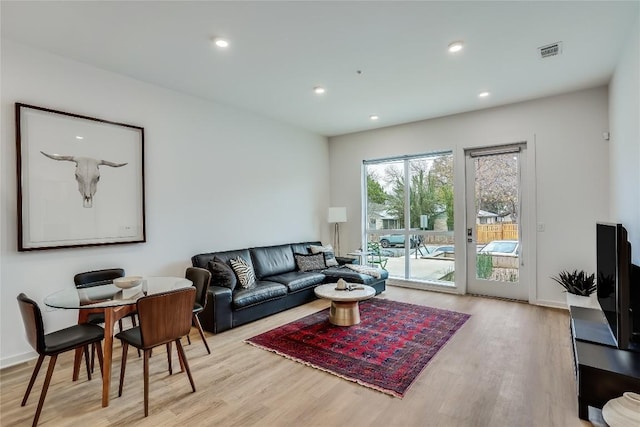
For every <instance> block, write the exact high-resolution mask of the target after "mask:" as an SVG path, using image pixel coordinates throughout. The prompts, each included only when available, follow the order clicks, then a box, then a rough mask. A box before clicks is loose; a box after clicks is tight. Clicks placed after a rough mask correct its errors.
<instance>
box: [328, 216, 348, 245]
mask: <svg viewBox="0 0 640 427" xmlns="http://www.w3.org/2000/svg"><path fill="white" fill-rule="evenodd" d="M327 221H328V222H329V224H333V247H334V248H335V253H336V256H340V223H341V222H347V208H329V215H328V218H327Z"/></svg>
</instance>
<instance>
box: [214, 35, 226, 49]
mask: <svg viewBox="0 0 640 427" xmlns="http://www.w3.org/2000/svg"><path fill="white" fill-rule="evenodd" d="M213 43H214V44H215V45H216V46H218V47H229V42H228V41H227V40H226V39H223V38H220V37H216V38H215V39H213Z"/></svg>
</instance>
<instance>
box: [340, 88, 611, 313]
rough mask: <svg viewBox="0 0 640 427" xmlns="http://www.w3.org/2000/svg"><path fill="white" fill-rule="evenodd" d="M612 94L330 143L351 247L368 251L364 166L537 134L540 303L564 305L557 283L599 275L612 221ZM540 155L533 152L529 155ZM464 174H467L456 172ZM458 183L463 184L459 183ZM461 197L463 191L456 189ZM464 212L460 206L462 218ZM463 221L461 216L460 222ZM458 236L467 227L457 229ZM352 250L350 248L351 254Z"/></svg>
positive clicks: (570, 97) (593, 92)
mask: <svg viewBox="0 0 640 427" xmlns="http://www.w3.org/2000/svg"><path fill="white" fill-rule="evenodd" d="M608 128H609V126H608V104H607V88H606V87H599V88H594V89H589V90H583V91H580V92H575V93H570V94H565V95H559V96H554V97H549V98H543V99H538V100H534V101H529V102H522V103H518V104H512V105H507V106H503V107H497V108H491V109H486V110H480V111H476V112H471V113H465V114H458V115H454V116H448V117H442V118H437V119H433V120H425V121H420V122H415V123H409V124H405V125H401V126H394V127H389V128H385V129H379V130H374V131H367V132H360V133H355V134H351V135H343V136H339V137H333V138H330V139H329V158H330V165H331V203H332V204H334V205H336V206H347V208H348V210H349V212H350V218H349V222H348V223H347V224H344V227H343V230H344V233H343V240H342V242H343V244H342V246H343V248H345V249H348V250H353V249H356V248H357V247H359V246H360V211H361V176H360V174H361V165H362V161H363V160H366V159H375V158H382V157H388V156H395V155H402V154H418V153H427V152H431V151H437V150H448V149H454V150H459V149H461V148H464V147H472V146H477V145H481V144H492V143H496V142H507V141H509V140H511V141H513V142H516V141H520V140H524V139H530V138H531V136H532V135H535V145H536V153H535V155H536V164H537V170H536V182H535V184H536V187H537V204H536V213H537V222H542V223H544V224H545V226H546V231H544V232H540V233H537V236H536V237H537V252H536V254H537V270H536V276H537V289H536V294H537V302H539V303H542V304H551V305H556V304H564V294H563V293H562V292H561V288H560V286H559V285H557V284H556V283H555V282H553V281H552V280H551V279H550V277H551V276H553V275H556V274H557V273H558V272H559V271H561V270H564V269H584V270H586V271H591V272H594V271H595V258H596V254H595V222H596V221H597V220H599V219H602V218H606V217H607V215H608V210H609V209H608V203H609V197H608V189H609V178H608V176H609V162H608V149H609V146H608V143H607V142H605V141H604V140H603V137H602V133H603V132H604V131H607V130H608ZM529 155H533V153H529ZM455 169H456V172H455V173H456V174H462V173H464V171H463V168H462V167H460V166H459V165H456V166H455ZM456 182H461V181H460V180H459V179H458V180H457V181H456ZM455 191H456V193H457V196H456V199H457V200H462V199H461V198H460V197H459V192H460V191H462V188H455ZM460 209H462V207H461V204H460V203H459V204H457V205H456V212H460ZM458 218H461V215H459V214H458V213H456V219H458ZM455 228H456V229H457V230H463V229H464V223H460V222H459V221H458V222H457V223H456V225H455ZM343 251H344V250H343Z"/></svg>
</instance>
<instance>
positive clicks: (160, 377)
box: [0, 286, 589, 427]
mask: <svg viewBox="0 0 640 427" xmlns="http://www.w3.org/2000/svg"><path fill="white" fill-rule="evenodd" d="M379 298H387V299H393V300H397V301H405V302H410V303H414V304H422V305H428V306H433V307H439V308H444V309H450V310H456V311H460V312H465V313H469V314H471V315H472V316H471V318H470V319H469V321H467V323H466V324H465V325H464V326H463V327H462V328H461V329H460V330H459V331H458V332H457V333H456V334H455V335H454V337H453V338H452V339H451V341H449V343H448V344H447V345H445V346H444V347H443V348H442V349H441V350H440V352H439V353H438V354H437V355H436V356H435V357H434V358H433V359H432V361H431V363H430V364H429V365H428V366H427V367H426V368H425V370H424V371H423V372H422V374H421V375H420V376H419V377H418V378H417V380H416V381H415V383H414V384H413V385H412V386H411V388H410V389H409V390H408V391H407V393H406V395H405V397H404V398H403V399H398V398H394V397H390V396H388V395H385V394H382V393H379V392H377V391H374V390H371V389H368V388H365V387H362V386H360V385H357V384H355V383H352V382H349V381H346V380H343V379H341V378H338V377H336V376H333V375H331V374H327V373H325V372H321V371H319V370H316V369H313V368H310V367H307V366H304V365H302V364H300V363H296V362H293V361H291V360H288V359H285V358H284V357H281V356H278V355H276V354H273V353H270V352H267V351H264V350H260V349H258V348H256V347H253V346H251V345H248V344H245V343H244V342H243V341H244V340H245V339H246V338H249V337H251V336H253V335H256V334H259V333H261V332H265V331H267V330H269V329H272V328H274V327H276V326H279V325H282V324H284V323H287V322H290V321H292V320H295V319H298V318H300V317H302V316H304V315H307V314H310V313H313V312H315V311H318V310H321V309H323V308H326V307H328V302H327V301H325V300H317V301H314V302H312V303H309V304H306V305H304V306H301V307H297V308H294V309H291V310H288V311H286V312H283V313H279V314H277V315H274V316H270V317H268V318H266V319H263V320H259V321H256V322H253V323H251V324H248V325H245V326H242V327H239V328H236V329H232V330H230V331H226V332H224V333H221V334H218V335H212V334H208V338H207V341H208V342H209V345H210V347H211V349H212V354H211V355H207V353H206V350H205V348H204V346H203V345H202V343H201V342H200V338H199V336H198V335H197V332H196V331H195V330H194V329H192V333H191V338H192V345H190V346H188V345H186V346H185V349H186V353H187V358H188V360H189V364H190V366H191V369H192V372H193V375H194V379H195V383H196V388H197V391H196V393H191V389H190V387H189V382H188V380H187V377H186V375H185V374H182V373H174V374H173V375H171V376H170V375H168V372H167V366H166V357H165V353H164V351H163V350H162V349H161V348H158V349H157V351H156V352H155V353H154V357H152V359H151V364H150V366H151V368H150V371H151V377H150V396H149V400H150V402H149V403H150V404H149V412H150V415H149V417H148V418H146V419H145V418H144V412H143V405H142V399H143V391H142V390H143V381H142V360H141V359H139V358H138V357H137V356H136V355H135V352H134V350H130V353H129V360H128V365H127V376H126V379H125V388H124V393H123V396H122V397H120V398H118V397H117V388H118V375H119V367H120V359H121V357H120V356H121V349H120V346H119V344H116V347H115V348H114V355H115V356H116V357H115V358H114V369H113V373H112V375H113V377H112V387H111V404H110V406H109V407H108V408H102V407H101V404H100V393H101V382H100V377H99V376H96V377H94V379H92V380H91V381H87V380H86V372H83V373H82V374H81V377H80V380H79V381H78V382H76V383H73V382H71V373H72V359H73V356H72V353H69V354H65V355H63V356H60V358H59V360H58V365H57V366H56V370H55V372H54V375H53V379H52V382H51V386H50V388H49V393H48V396H47V400H46V401H45V405H44V409H43V411H42V415H41V417H40V425H42V426H78V425H89V424H90V425H93V426H117V425H123V426H124V425H128V426H130V425H135V426H177V425H189V426H254V425H255V426H355V427H359V426H536V427H539V426H562V427H565V426H568V427H570V426H587V425H589V424H588V423H585V422H582V421H580V420H579V418H578V415H577V402H576V391H575V390H576V386H575V380H574V377H573V359H572V351H571V339H570V334H569V316H568V313H567V312H566V311H563V310H556V309H549V308H542V307H536V306H531V305H527V304H522V303H515V302H508V301H501V300H497V299H489V298H481V297H471V296H457V295H448V294H442V293H434V292H425V291H419V290H413V289H407V288H400V287H393V286H389V287H387V291H386V292H385V293H384V294H382V295H381V296H379ZM174 352H175V350H174ZM45 363H48V362H45ZM33 365H34V362H29V363H24V364H21V365H18V366H14V367H11V368H7V369H4V370H3V371H2V372H1V376H0V380H1V392H2V395H1V398H2V399H1V400H2V402H1V408H0V409H1V410H0V413H1V418H0V424H1V425H2V426H13V425H30V424H31V422H32V418H33V415H34V413H35V407H36V405H37V401H38V397H39V393H40V390H41V387H42V382H43V379H44V374H45V372H46V366H43V368H42V370H41V372H40V375H39V378H38V380H37V381H36V384H35V386H34V389H33V391H32V394H31V397H30V398H29V402H28V403H27V405H26V406H25V407H21V406H20V401H21V399H22V395H23V393H24V391H25V389H26V385H27V382H28V380H29V376H30V375H31V371H32V369H33ZM175 367H178V370H179V365H178V361H177V356H176V355H175V354H174V368H175ZM96 370H97V368H96Z"/></svg>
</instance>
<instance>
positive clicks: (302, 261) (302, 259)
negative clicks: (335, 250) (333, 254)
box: [294, 253, 327, 271]
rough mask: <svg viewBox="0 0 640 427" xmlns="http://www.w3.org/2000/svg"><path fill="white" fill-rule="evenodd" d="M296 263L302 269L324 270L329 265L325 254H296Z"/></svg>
mask: <svg viewBox="0 0 640 427" xmlns="http://www.w3.org/2000/svg"><path fill="white" fill-rule="evenodd" d="M294 256H295V258H296V264H297V265H298V270H300V271H313V270H324V269H325V268H327V266H326V265H325V263H324V254H323V253H318V254H310V255H303V254H295V255H294Z"/></svg>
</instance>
